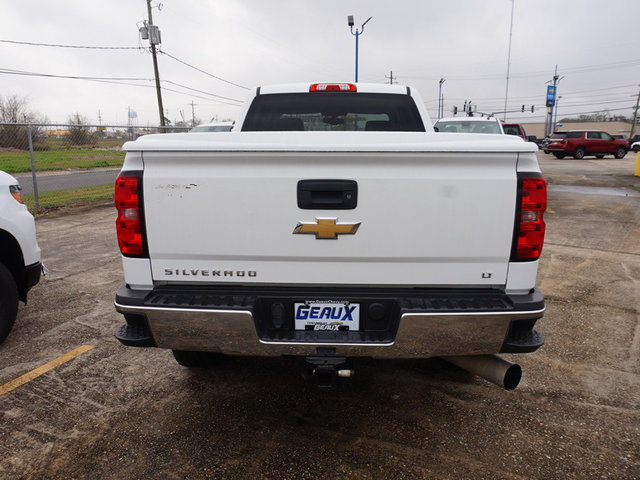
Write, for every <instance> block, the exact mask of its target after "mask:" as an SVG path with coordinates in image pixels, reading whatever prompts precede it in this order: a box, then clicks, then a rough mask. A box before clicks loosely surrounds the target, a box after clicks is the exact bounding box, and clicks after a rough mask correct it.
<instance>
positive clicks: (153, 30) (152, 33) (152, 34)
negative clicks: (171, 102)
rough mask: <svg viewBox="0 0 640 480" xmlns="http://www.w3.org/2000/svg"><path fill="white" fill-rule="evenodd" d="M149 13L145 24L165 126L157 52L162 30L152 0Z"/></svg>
mask: <svg viewBox="0 0 640 480" xmlns="http://www.w3.org/2000/svg"><path fill="white" fill-rule="evenodd" d="M147 14H148V16H149V23H148V25H149V26H148V27H147V26H146V25H145V27H147V28H148V30H147V32H146V33H147V34H148V37H147V38H149V43H150V44H151V56H152V57H153V73H154V74H155V78H156V95H157V97H158V112H159V114H160V125H161V126H162V127H164V125H165V122H164V108H163V107H162V92H161V90H160V74H159V73H158V58H157V54H156V45H159V44H160V43H161V42H160V30H159V29H158V27H156V26H154V25H153V16H152V14H151V0H147ZM141 30H142V29H141ZM142 38H143V39H144V38H145V36H144V34H143V35H142ZM162 130H164V129H162Z"/></svg>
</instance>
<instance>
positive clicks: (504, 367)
mask: <svg viewBox="0 0 640 480" xmlns="http://www.w3.org/2000/svg"><path fill="white" fill-rule="evenodd" d="M440 358H442V359H443V360H446V361H447V362H449V363H453V364H454V365H455V366H456V367H460V368H462V369H463V370H466V371H468V372H470V373H473V374H474V375H478V376H479V377H482V378H484V379H485V380H489V381H490V382H491V383H495V384H496V385H498V386H500V387H502V388H504V389H505V390H513V389H514V388H516V387H517V386H518V384H519V383H520V378H522V368H520V365H518V364H517V363H511V362H509V361H507V360H505V359H504V358H500V357H498V356H497V355H460V356H455V357H440Z"/></svg>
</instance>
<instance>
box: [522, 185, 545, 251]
mask: <svg viewBox="0 0 640 480" xmlns="http://www.w3.org/2000/svg"><path fill="white" fill-rule="evenodd" d="M521 182H522V196H521V199H520V218H519V225H517V230H516V235H515V258H514V259H515V260H537V259H538V257H540V253H541V252H542V245H543V244H544V232H545V229H546V226H545V223H544V218H543V216H544V211H545V210H546V209H547V182H546V181H545V180H544V178H542V177H524V178H522V179H521Z"/></svg>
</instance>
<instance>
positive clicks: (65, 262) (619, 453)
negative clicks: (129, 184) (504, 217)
mask: <svg viewBox="0 0 640 480" xmlns="http://www.w3.org/2000/svg"><path fill="white" fill-rule="evenodd" d="M539 159H540V162H541V166H542V170H543V172H544V173H545V176H546V177H547V180H548V181H549V184H550V190H549V209H548V211H547V214H546V217H545V218H546V221H547V237H546V243H545V247H544V251H543V255H542V259H541V268H540V271H539V275H538V286H539V287H540V289H541V290H542V292H543V293H544V294H545V297H546V302H547V313H546V315H545V317H544V318H543V319H542V320H541V321H540V322H539V323H538V327H537V328H538V329H539V330H541V331H542V332H543V333H544V335H545V337H546V342H547V343H546V344H545V346H544V347H542V348H541V349H540V350H539V351H538V352H536V353H533V354H529V355H521V356H512V357H508V358H510V359H512V360H516V361H518V363H520V365H522V367H523V371H524V374H523V380H522V382H521V384H520V386H519V387H518V388H517V389H516V390H515V391H512V392H506V391H504V390H501V389H500V388H498V387H496V386H495V385H492V384H490V383H488V382H486V381H485V380H482V379H479V378H477V377H473V376H471V375H470V374H468V373H466V372H464V371H462V370H459V369H457V368H455V367H453V366H450V365H449V364H446V363H445V362H443V361H441V360H439V359H427V360H423V361H411V362H408V361H404V362H402V361H384V362H383V361H374V360H365V361H362V362H361V364H360V365H359V368H358V372H357V375H356V377H355V378H353V379H352V380H350V381H349V382H348V383H346V384H345V385H343V386H342V387H341V388H339V389H330V390H324V389H317V388H315V387H312V386H309V385H307V384H306V383H305V382H304V381H303V380H302V379H301V377H300V376H298V375H297V373H296V370H295V369H294V367H293V364H292V363H291V362H290V361H289V360H287V359H268V360H264V359H256V358H235V359H229V360H228V361H226V362H225V363H224V364H223V365H221V366H219V367H218V368H216V369H213V370H206V371H190V370H188V369H185V368H183V367H180V366H179V365H178V364H177V363H175V361H174V360H173V357H172V356H171V353H170V352H169V351H164V350H157V349H132V348H127V347H124V346H122V345H120V344H119V343H118V342H117V341H116V340H115V338H114V337H113V333H114V331H115V329H116V327H117V326H118V325H120V324H121V323H122V319H121V316H120V315H118V314H116V312H115V311H114V308H113V298H114V294H115V291H116V289H117V287H118V286H119V284H120V283H121V279H122V276H121V275H122V273H121V264H120V258H119V253H118V250H117V245H116V239H115V231H114V220H115V210H114V209H113V208H112V207H111V206H94V207H92V208H85V209H74V210H70V211H66V212H56V213H52V214H48V215H43V216H40V217H39V218H38V219H37V230H38V239H39V243H40V246H41V248H42V250H43V259H44V260H45V263H46V264H47V267H48V268H49V269H50V270H51V274H50V275H48V276H47V277H46V278H44V279H42V280H41V282H40V284H39V285H37V286H36V287H35V288H34V289H33V290H32V292H31V295H30V298H29V304H28V305H27V306H23V305H21V309H20V313H19V316H18V319H17V321H16V325H15V327H14V329H13V331H12V333H11V334H10V336H9V338H8V339H7V341H6V342H5V343H4V344H2V345H1V346H0V392H2V386H5V385H7V384H8V383H9V382H13V381H15V380H16V379H18V378H20V377H21V376H23V375H25V374H28V373H29V372H32V371H33V370H35V369H37V368H39V367H41V366H43V365H45V364H47V363H48V362H51V361H56V360H58V362H59V364H55V365H54V366H53V367H52V368H51V369H50V370H49V371H47V372H46V373H44V374H42V375H40V376H38V377H37V378H33V379H31V380H29V381H26V380H25V382H24V383H23V384H21V385H20V386H17V387H16V388H14V389H12V390H10V391H8V392H6V393H0V418H1V420H0V439H1V441H0V478H3V479H4V478H7V479H70V478H74V479H152V478H153V479H155V478H161V479H187V478H188V479H198V478H242V479H260V480H263V479H265V478H269V479H303V478H310V479H316V478H336V479H338V478H340V479H341V478H372V479H378V478H385V479H403V478H429V479H445V478H446V479H461V478H464V479H466V478H474V479H475V478H486V479H494V478H495V479H570V478H575V479H590V478H594V479H606V478H608V479H637V478H640V305H639V303H640V302H639V299H640V177H634V176H633V171H634V165H635V162H636V156H635V154H628V155H627V156H626V157H625V158H624V159H622V160H615V159H612V158H610V157H607V158H605V159H603V160H595V159H592V158H589V159H585V160H582V161H577V160H572V159H564V160H556V159H555V158H554V157H552V156H551V155H544V154H543V153H539ZM83 346H84V347H83ZM79 348H80V349H81V350H78V349H79ZM64 355H67V356H66V357H63V356H64ZM61 357H62V358H61ZM63 360H66V361H64V363H62V362H63ZM27 380H28V379H27Z"/></svg>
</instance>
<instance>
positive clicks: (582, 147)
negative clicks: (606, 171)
mask: <svg viewBox="0 0 640 480" xmlns="http://www.w3.org/2000/svg"><path fill="white" fill-rule="evenodd" d="M547 150H549V151H550V152H551V153H553V155H554V156H555V157H556V158H564V157H566V156H568V155H571V156H573V158H575V159H578V160H580V159H582V158H584V157H585V156H587V155H593V156H595V157H596V158H603V157H604V156H605V155H607V154H608V155H613V156H615V157H616V158H622V157H624V156H625V155H626V154H627V152H628V151H629V145H628V144H627V141H626V140H621V139H618V138H613V137H612V136H611V135H609V134H608V133H606V132H601V131H598V130H572V131H570V132H567V133H566V135H565V136H564V138H559V139H551V141H550V142H549V145H548V146H547Z"/></svg>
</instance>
